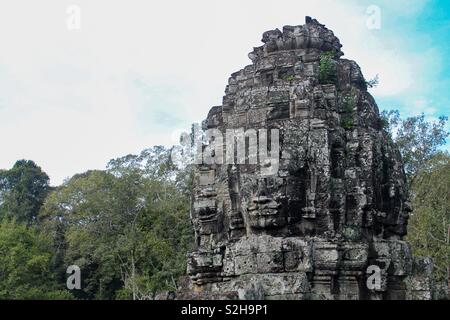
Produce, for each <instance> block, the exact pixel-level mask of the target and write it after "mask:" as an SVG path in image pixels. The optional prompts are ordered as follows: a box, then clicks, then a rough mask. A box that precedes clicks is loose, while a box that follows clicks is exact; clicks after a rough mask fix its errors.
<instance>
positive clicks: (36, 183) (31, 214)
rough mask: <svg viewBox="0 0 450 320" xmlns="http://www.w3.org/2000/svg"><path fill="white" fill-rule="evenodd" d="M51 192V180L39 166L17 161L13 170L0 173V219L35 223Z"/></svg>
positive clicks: (29, 162)
mask: <svg viewBox="0 0 450 320" xmlns="http://www.w3.org/2000/svg"><path fill="white" fill-rule="evenodd" d="M49 190H50V186H49V178H48V176H47V174H46V173H45V172H43V171H42V170H41V168H40V167H39V166H37V165H36V164H35V163H34V162H33V161H29V160H19V161H17V162H16V163H15V164H14V166H13V167H12V169H10V170H2V171H0V217H2V216H3V217H5V216H6V217H14V218H16V219H17V221H18V222H25V223H27V224H32V223H34V222H35V221H36V218H37V215H38V213H39V209H40V208H41V206H42V204H43V202H44V200H45V198H46V196H47V194H48V192H49Z"/></svg>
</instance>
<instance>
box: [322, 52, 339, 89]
mask: <svg viewBox="0 0 450 320" xmlns="http://www.w3.org/2000/svg"><path fill="white" fill-rule="evenodd" d="M335 56H336V54H335V53H334V52H333V51H328V52H324V53H322V54H321V55H320V63H319V82H320V83H321V84H335V83H336V81H337V75H336V67H335V64H334V58H335Z"/></svg>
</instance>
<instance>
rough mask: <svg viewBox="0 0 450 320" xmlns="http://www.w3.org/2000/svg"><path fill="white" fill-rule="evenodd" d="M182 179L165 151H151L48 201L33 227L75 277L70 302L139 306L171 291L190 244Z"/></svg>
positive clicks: (69, 185)
mask: <svg viewBox="0 0 450 320" xmlns="http://www.w3.org/2000/svg"><path fill="white" fill-rule="evenodd" d="M186 176H188V175H184V174H180V171H179V170H178V169H177V168H176V167H175V166H174V165H173V163H171V159H170V150H168V149H165V148H163V147H154V148H151V149H147V150H144V151H143V152H142V153H141V154H140V155H128V156H125V157H123V158H119V159H115V160H112V161H111V162H110V164H109V166H108V170H107V171H91V172H87V173H85V174H82V175H77V176H74V177H73V178H72V179H70V180H69V181H67V182H66V183H64V184H63V185H62V186H61V187H59V188H58V189H57V190H55V191H53V192H52V193H51V194H50V195H49V197H48V199H47V201H46V202H45V204H44V206H43V209H42V211H41V214H40V220H41V221H42V225H43V228H45V229H46V230H47V233H49V234H51V235H52V236H53V239H54V247H55V248H59V250H60V252H61V254H60V259H59V261H61V262H62V263H63V265H71V264H76V265H78V266H79V267H80V268H81V270H82V274H83V277H82V291H80V292H76V293H75V294H76V295H77V297H80V298H100V299H113V298H116V299H123V298H127V299H128V298H130V299H131V298H133V299H142V298H145V297H147V296H149V295H152V294H153V293H154V292H155V291H157V290H163V289H174V288H175V286H176V282H175V280H176V279H177V277H178V276H180V275H181V274H183V273H184V272H185V255H186V252H187V251H188V250H189V247H190V245H191V243H192V241H193V236H192V231H191V225H190V222H189V218H188V214H189V197H188V194H187V192H186V190H185V189H184V187H181V186H185V182H184V179H185V177H186ZM63 269H64V268H61V270H63Z"/></svg>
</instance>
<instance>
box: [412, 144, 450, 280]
mask: <svg viewBox="0 0 450 320" xmlns="http://www.w3.org/2000/svg"><path fill="white" fill-rule="evenodd" d="M411 193H412V196H413V197H412V198H413V207H414V211H413V213H412V216H411V217H410V221H409V232H408V240H409V241H410V242H411V245H412V248H413V250H414V254H415V255H418V256H430V257H432V258H433V262H434V269H435V272H434V275H435V280H436V281H437V282H440V283H442V282H446V281H447V279H448V278H449V271H450V269H449V268H450V155H449V154H448V153H443V152H440V153H438V154H436V155H435V156H434V157H433V158H432V159H430V160H429V161H427V162H426V163H425V165H424V168H423V170H421V171H420V172H419V173H418V174H417V176H416V178H415V179H414V181H413V183H412V186H411Z"/></svg>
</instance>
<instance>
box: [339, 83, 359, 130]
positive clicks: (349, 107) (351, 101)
mask: <svg viewBox="0 0 450 320" xmlns="http://www.w3.org/2000/svg"><path fill="white" fill-rule="evenodd" d="M356 102H357V100H356V92H355V89H354V88H352V90H351V92H350V95H348V96H347V97H345V98H344V105H343V111H344V112H343V114H342V117H341V126H342V127H343V128H344V129H345V130H352V129H353V126H354V123H353V113H354V112H355V109H356Z"/></svg>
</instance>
